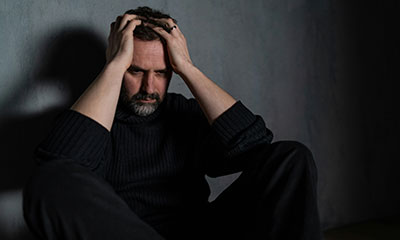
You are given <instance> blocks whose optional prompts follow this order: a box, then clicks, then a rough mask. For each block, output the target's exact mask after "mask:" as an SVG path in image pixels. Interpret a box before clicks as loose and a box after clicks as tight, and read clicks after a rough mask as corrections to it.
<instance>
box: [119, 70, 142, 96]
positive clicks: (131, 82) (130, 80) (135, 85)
mask: <svg viewBox="0 0 400 240" xmlns="http://www.w3.org/2000/svg"><path fill="white" fill-rule="evenodd" d="M123 84H124V87H125V89H126V91H127V93H128V96H129V97H131V96H133V95H134V94H136V93H138V92H139V89H140V79H137V78H135V77H133V76H132V75H130V74H128V73H125V75H124V81H123Z"/></svg>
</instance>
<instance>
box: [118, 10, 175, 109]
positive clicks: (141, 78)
mask: <svg viewBox="0 0 400 240" xmlns="http://www.w3.org/2000/svg"><path fill="white" fill-rule="evenodd" d="M126 13H127V14H135V15H138V16H141V17H143V18H145V19H148V21H149V22H152V23H154V21H156V20H157V19H160V18H170V16H169V15H167V14H164V13H161V12H159V11H156V10H153V9H151V8H148V7H139V8H137V9H133V10H128V11H127V12H126ZM142 21H143V22H146V20H142ZM133 35H134V50H133V60H132V64H131V67H130V68H129V69H128V71H127V72H126V73H125V75H124V82H123V85H122V89H121V101H122V103H123V104H125V105H126V106H128V107H129V108H130V109H131V110H132V111H133V112H134V113H135V114H136V115H139V116H147V115H150V114H151V113H153V112H154V111H155V110H156V109H157V107H158V106H159V105H160V103H161V102H162V101H163V100H164V98H165V95H166V92H167V89H168V85H169V82H170V80H171V76H172V68H171V66H170V64H169V61H168V53H167V49H166V45H165V42H164V40H163V39H162V37H161V36H159V35H158V34H157V33H156V32H154V31H153V30H152V29H151V28H150V27H148V26H145V24H141V25H139V26H137V27H136V28H135V30H134V32H133Z"/></svg>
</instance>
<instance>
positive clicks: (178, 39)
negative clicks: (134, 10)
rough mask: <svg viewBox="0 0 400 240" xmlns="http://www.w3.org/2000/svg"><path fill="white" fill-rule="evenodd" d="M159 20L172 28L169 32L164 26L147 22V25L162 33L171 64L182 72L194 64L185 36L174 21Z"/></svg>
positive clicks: (178, 72) (177, 71) (175, 69)
mask: <svg viewBox="0 0 400 240" xmlns="http://www.w3.org/2000/svg"><path fill="white" fill-rule="evenodd" d="M157 21H158V22H160V23H163V24H165V27H166V28H169V29H170V32H169V33H168V32H167V31H166V30H165V29H164V28H162V27H159V26H155V25H153V24H151V23H145V25H147V26H149V27H151V28H152V29H153V30H154V31H155V32H156V33H158V34H160V36H161V37H163V38H164V39H165V41H166V42H167V50H168V56H169V61H170V63H171V66H172V68H173V70H174V72H176V73H177V74H181V73H182V72H184V70H185V69H186V68H187V67H190V66H192V65H193V63H192V60H191V59H190V55H189V50H188V48H187V43H186V39H185V36H183V34H182V32H181V30H180V29H179V27H178V25H176V23H174V21H173V20H172V19H171V18H169V19H165V18H163V19H157Z"/></svg>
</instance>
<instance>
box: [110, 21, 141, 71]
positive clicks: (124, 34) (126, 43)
mask: <svg viewBox="0 0 400 240" xmlns="http://www.w3.org/2000/svg"><path fill="white" fill-rule="evenodd" d="M141 23H142V20H140V17H139V16H137V15H133V14H124V15H123V16H118V17H117V19H116V20H115V22H113V23H111V29H110V35H109V36H108V47H107V50H106V59H107V64H109V63H111V62H115V63H116V64H117V65H119V66H121V67H124V70H126V69H128V68H129V66H130V65H131V63H132V58H133V48H134V46H133V30H135V28H136V26H138V25H140V24H141Z"/></svg>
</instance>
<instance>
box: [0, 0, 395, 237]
mask: <svg viewBox="0 0 400 240" xmlns="http://www.w3.org/2000/svg"><path fill="white" fill-rule="evenodd" d="M360 3H362V4H356V3H350V1H341V2H340V1H330V0H319V1H317V0H309V1H305V0H264V1H263V0H253V1H244V0H243V1H240V0H230V1H211V0H208V1H194V0H190V1H166V0H165V1H132V0H130V1H126V0H117V1H104V0H96V1H89V0H87V1H50V0H35V1H16V0H2V1H1V2H0V53H1V57H0V130H1V135H0V136H1V137H0V149H1V160H0V239H28V238H29V234H27V233H26V229H25V226H24V224H23V220H22V210H21V188H22V187H23V185H24V183H25V182H26V180H27V179H28V177H29V175H30V174H31V172H32V170H33V169H34V164H33V160H32V157H31V156H32V151H33V149H34V147H35V146H36V145H37V144H38V142H39V141H40V140H41V139H42V138H43V137H44V135H45V134H46V132H47V131H48V129H49V125H50V124H51V119H52V118H53V117H54V116H55V115H56V114H57V113H58V112H59V111H60V109H62V108H65V107H66V106H69V105H70V104H71V102H73V100H74V99H76V97H77V96H79V94H80V93H81V92H82V91H83V90H84V88H85V87H86V86H87V85H88V84H89V82H90V81H91V80H93V79H94V77H95V76H96V74H97V73H98V72H99V70H100V69H101V67H102V64H103V63H104V56H103V55H104V54H103V52H104V51H105V47H106V37H107V35H108V30H109V23H110V22H112V21H113V20H114V18H115V17H116V16H117V15H119V14H121V13H123V12H124V11H125V10H127V9H131V8H135V7H137V6H141V5H148V6H151V7H154V8H158V9H162V10H164V11H166V12H168V13H170V14H171V15H172V16H174V17H175V18H176V19H178V23H179V26H180V28H181V29H182V31H183V33H184V34H185V36H186V38H187V40H188V43H189V49H190V53H191V56H192V59H193V62H194V63H195V64H196V65H197V66H198V67H199V68H200V69H202V70H203V71H204V73H206V75H208V76H209V77H210V78H211V79H213V80H214V81H215V82H217V83H218V84H219V85H220V86H222V87H223V88H224V89H225V90H227V91H228V92H230V93H231V94H232V95H233V96H234V97H236V98H237V99H241V100H242V101H243V102H244V103H245V104H246V106H248V107H249V108H250V109H251V110H253V111H254V112H255V113H257V114H260V115H262V116H263V117H264V120H265V121H266V123H267V125H268V127H269V128H270V129H271V130H272V131H273V132H274V134H275V141H276V140H284V139H291V140H298V141H301V142H303V143H304V144H306V145H307V146H308V147H309V148H310V149H311V150H312V151H313V153H314V157H315V160H316V163H317V166H318V169H319V185H318V198H319V207H320V213H321V219H322V224H323V228H324V229H326V228H331V227H336V226H340V225H343V224H348V223H353V222H357V221H362V220H366V219H370V218H376V217H383V216H388V215H392V214H398V213H400V205H399V204H398V202H399V201H400V192H399V188H398V186H397V183H398V182H399V181H400V177H399V176H398V169H399V165H400V164H399V162H398V157H396V155H395V151H396V150H397V148H398V146H397V145H398V142H399V141H398V140H397V139H398V134H399V132H400V131H399V114H398V113H399V110H398V106H397V105H395V102H396V100H397V92H396V91H395V85H394V82H395V80H398V79H399V78H398V77H399V74H398V71H397V70H396V66H398V60H397V59H398V57H399V48H398V46H397V45H396V43H399V41H398V38H394V37H395V34H394V33H393V31H398V30H397V29H398V28H388V25H387V24H388V22H393V21H395V20H397V22H399V19H398V17H396V15H394V14H393V13H394V11H393V12H384V10H385V9H384V6H383V4H380V5H379V4H377V3H374V2H371V3H369V2H365V1H362V2H361V1H360ZM386 6H387V7H390V8H391V9H392V10H393V9H397V10H400V8H399V4H398V3H395V1H393V2H387V3H386ZM395 27H398V25H397V26H395ZM170 91H175V92H181V93H183V94H184V95H186V96H191V95H190V92H189V91H188V89H187V88H186V86H185V85H184V83H183V81H182V80H180V79H179V78H177V77H176V76H175V78H174V79H173V82H172V84H171V88H170ZM234 177H235V176H228V177H227V178H222V179H216V180H215V179H210V183H211V185H212V187H213V195H212V196H211V199H213V198H214V197H215V196H216V195H217V194H218V193H219V192H220V191H221V190H222V189H223V187H224V186H226V185H227V184H229V183H230V181H231V180H232V179H234Z"/></svg>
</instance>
